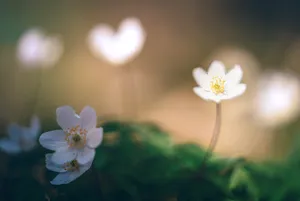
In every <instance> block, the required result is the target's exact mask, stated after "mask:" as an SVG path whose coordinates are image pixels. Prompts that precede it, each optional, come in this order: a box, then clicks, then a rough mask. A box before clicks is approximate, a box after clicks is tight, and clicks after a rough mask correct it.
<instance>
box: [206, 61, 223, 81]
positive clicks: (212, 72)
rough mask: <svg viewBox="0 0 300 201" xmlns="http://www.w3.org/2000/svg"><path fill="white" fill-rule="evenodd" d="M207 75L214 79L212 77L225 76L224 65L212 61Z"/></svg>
mask: <svg viewBox="0 0 300 201" xmlns="http://www.w3.org/2000/svg"><path fill="white" fill-rule="evenodd" d="M208 75H209V76H210V77H214V76H220V77H224V76H225V66H224V64H223V63H222V62H220V61H213V62H212V63H211V65H210V66H209V69H208Z"/></svg>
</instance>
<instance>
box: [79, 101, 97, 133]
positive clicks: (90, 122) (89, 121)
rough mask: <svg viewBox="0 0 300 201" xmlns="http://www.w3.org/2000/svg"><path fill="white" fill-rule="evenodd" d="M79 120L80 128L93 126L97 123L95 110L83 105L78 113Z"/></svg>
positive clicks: (87, 128)
mask: <svg viewBox="0 0 300 201" xmlns="http://www.w3.org/2000/svg"><path fill="white" fill-rule="evenodd" d="M80 120H81V128H84V129H86V130H89V129H92V128H95V127H96V124H97V114H96V111H95V110H94V109H93V108H92V107H90V106H85V107H84V108H83V110H82V111H81V113H80Z"/></svg>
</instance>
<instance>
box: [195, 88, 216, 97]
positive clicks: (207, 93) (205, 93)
mask: <svg viewBox="0 0 300 201" xmlns="http://www.w3.org/2000/svg"><path fill="white" fill-rule="evenodd" d="M193 90H194V92H195V94H197V95H198V96H200V97H201V98H203V99H204V100H209V98H210V97H211V95H212V93H211V92H210V91H205V90H204V89H203V88H201V87H194V88H193Z"/></svg>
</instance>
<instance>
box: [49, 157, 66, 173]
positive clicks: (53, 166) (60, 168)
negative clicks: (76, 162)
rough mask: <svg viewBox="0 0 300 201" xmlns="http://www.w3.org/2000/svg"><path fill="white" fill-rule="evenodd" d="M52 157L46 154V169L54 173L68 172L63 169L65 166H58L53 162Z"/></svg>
mask: <svg viewBox="0 0 300 201" xmlns="http://www.w3.org/2000/svg"><path fill="white" fill-rule="evenodd" d="M52 155H53V154H46V168H47V169H48V170H51V171H54V172H66V171H67V170H66V169H64V168H63V165H57V164H55V163H53V162H52Z"/></svg>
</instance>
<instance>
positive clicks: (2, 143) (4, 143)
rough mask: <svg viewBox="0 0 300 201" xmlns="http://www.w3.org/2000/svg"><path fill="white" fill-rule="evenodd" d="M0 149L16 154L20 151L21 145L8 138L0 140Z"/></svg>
mask: <svg viewBox="0 0 300 201" xmlns="http://www.w3.org/2000/svg"><path fill="white" fill-rule="evenodd" d="M0 149H1V150H3V151H5V152H6V153H9V154H16V153H19V152H21V146H20V144H19V143H18V142H17V141H14V140H10V139H3V140H0Z"/></svg>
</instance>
